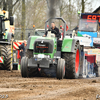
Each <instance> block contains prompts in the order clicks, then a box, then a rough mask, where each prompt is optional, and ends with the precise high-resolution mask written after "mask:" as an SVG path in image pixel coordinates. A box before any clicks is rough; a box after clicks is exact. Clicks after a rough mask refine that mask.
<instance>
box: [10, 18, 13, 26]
mask: <svg viewBox="0 0 100 100" xmlns="http://www.w3.org/2000/svg"><path fill="white" fill-rule="evenodd" d="M13 24H14V17H12V16H10V25H13Z"/></svg>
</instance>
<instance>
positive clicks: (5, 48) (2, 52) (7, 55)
mask: <svg viewBox="0 0 100 100" xmlns="http://www.w3.org/2000/svg"><path fill="white" fill-rule="evenodd" d="M0 56H3V57H4V64H0V69H1V70H12V60H13V54H12V51H11V45H0Z"/></svg>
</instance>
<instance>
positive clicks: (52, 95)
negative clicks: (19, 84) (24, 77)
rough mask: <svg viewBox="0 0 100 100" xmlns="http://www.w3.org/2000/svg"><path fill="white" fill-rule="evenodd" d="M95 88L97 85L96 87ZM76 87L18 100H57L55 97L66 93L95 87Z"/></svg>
mask: <svg viewBox="0 0 100 100" xmlns="http://www.w3.org/2000/svg"><path fill="white" fill-rule="evenodd" d="M96 86H97V85H96ZM98 86H99V87H100V85H98ZM76 87H78V86H72V87H69V88H67V89H57V90H54V91H49V92H47V93H46V94H43V95H37V96H29V97H26V98H23V99H20V100H42V99H43V100H44V99H46V100H47V99H54V98H57V96H60V95H64V94H68V93H72V92H77V91H82V90H84V89H87V88H93V87H95V85H87V84H86V85H85V84H84V85H83V86H81V87H79V88H76Z"/></svg>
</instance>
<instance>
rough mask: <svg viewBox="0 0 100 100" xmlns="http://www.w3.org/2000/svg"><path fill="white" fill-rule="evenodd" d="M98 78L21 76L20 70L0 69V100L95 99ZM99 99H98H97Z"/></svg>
mask: <svg viewBox="0 0 100 100" xmlns="http://www.w3.org/2000/svg"><path fill="white" fill-rule="evenodd" d="M97 94H99V95H100V78H99V77H98V78H91V79H90V78H89V79H63V80H57V79H56V78H47V77H35V78H22V77H21V73H20V71H12V72H11V71H0V100H96V95H97ZM98 100H99V99H98Z"/></svg>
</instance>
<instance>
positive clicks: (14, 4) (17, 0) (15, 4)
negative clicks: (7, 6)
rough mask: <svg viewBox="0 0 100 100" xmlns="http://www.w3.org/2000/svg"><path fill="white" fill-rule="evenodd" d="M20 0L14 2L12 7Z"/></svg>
mask: <svg viewBox="0 0 100 100" xmlns="http://www.w3.org/2000/svg"><path fill="white" fill-rule="evenodd" d="M18 1H19V0H16V2H15V3H14V4H13V6H12V8H13V7H14V6H15V5H16V4H17V2H18Z"/></svg>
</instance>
